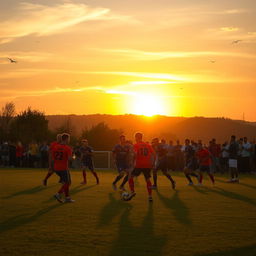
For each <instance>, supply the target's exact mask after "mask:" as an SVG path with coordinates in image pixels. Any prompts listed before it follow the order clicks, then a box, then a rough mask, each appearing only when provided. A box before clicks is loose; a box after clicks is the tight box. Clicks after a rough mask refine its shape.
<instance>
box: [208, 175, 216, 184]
mask: <svg viewBox="0 0 256 256" xmlns="http://www.w3.org/2000/svg"><path fill="white" fill-rule="evenodd" d="M208 175H209V177H210V179H211V181H212V183H214V182H215V181H214V176H213V175H212V174H211V173H208Z"/></svg>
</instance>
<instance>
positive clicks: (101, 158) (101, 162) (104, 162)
mask: <svg viewBox="0 0 256 256" xmlns="http://www.w3.org/2000/svg"><path fill="white" fill-rule="evenodd" d="M93 163H94V167H95V169H105V170H107V169H113V168H114V162H113V157H112V151H93Z"/></svg>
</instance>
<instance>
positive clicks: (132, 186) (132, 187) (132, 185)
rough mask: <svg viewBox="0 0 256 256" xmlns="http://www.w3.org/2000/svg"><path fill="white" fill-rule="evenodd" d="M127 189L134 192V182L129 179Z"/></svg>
mask: <svg viewBox="0 0 256 256" xmlns="http://www.w3.org/2000/svg"><path fill="white" fill-rule="evenodd" d="M129 187H130V190H131V191H132V192H134V181H133V178H130V179H129Z"/></svg>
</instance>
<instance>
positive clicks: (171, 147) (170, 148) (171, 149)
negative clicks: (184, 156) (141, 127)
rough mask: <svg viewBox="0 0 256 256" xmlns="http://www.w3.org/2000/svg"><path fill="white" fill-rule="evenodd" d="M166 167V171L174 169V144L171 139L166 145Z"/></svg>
mask: <svg viewBox="0 0 256 256" xmlns="http://www.w3.org/2000/svg"><path fill="white" fill-rule="evenodd" d="M167 167H168V171H169V170H172V171H174V170H175V158H174V145H173V141H172V140H170V141H169V145H168V147H167Z"/></svg>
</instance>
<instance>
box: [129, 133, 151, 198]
mask: <svg viewBox="0 0 256 256" xmlns="http://www.w3.org/2000/svg"><path fill="white" fill-rule="evenodd" d="M142 139H143V134H142V133H140V132H138V133H136V134H135V140H136V144H135V145H134V153H135V155H134V160H135V163H134V167H135V168H134V170H133V171H132V174H131V178H130V179H129V187H130V190H131V193H130V196H129V198H128V200H131V199H132V198H133V197H134V196H135V195H136V193H135V189H134V180H133V178H134V177H137V176H139V175H140V174H141V173H143V175H144V178H145V181H146V185H147V191H148V200H149V201H150V202H152V201H153V199H152V188H151V187H152V184H151V181H150V177H151V176H150V172H151V168H152V166H153V161H154V160H155V152H154V150H153V148H152V147H151V145H149V144H148V143H145V142H143V141H142Z"/></svg>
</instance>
